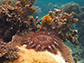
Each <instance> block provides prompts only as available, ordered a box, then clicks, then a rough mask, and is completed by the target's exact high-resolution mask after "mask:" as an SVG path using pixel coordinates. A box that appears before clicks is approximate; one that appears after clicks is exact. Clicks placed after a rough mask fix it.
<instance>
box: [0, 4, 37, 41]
mask: <svg viewBox="0 0 84 63" xmlns="http://www.w3.org/2000/svg"><path fill="white" fill-rule="evenodd" d="M0 10H1V11H0V38H1V39H3V40H4V41H5V42H9V41H11V38H12V36H13V35H14V34H16V33H17V32H18V33H19V32H22V31H23V30H25V29H28V28H29V27H31V25H29V24H28V23H29V22H30V21H31V22H32V19H31V18H30V17H29V15H31V14H32V13H33V12H34V11H35V9H34V10H33V8H31V7H28V5H25V7H21V6H18V5H17V6H15V7H14V6H11V5H10V4H6V5H1V6H0ZM28 11H29V12H28ZM31 24H32V23H31ZM32 26H33V25H32ZM34 27H35V26H34ZM35 29H36V28H35ZM32 30H33V29H32Z"/></svg>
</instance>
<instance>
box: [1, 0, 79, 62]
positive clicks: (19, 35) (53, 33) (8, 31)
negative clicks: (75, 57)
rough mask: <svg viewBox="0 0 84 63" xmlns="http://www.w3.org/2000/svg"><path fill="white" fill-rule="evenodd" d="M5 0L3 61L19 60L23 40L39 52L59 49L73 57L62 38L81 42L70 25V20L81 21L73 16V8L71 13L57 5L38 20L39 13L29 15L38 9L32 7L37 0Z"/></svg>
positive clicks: (3, 13) (2, 25)
mask: <svg viewBox="0 0 84 63" xmlns="http://www.w3.org/2000/svg"><path fill="white" fill-rule="evenodd" d="M3 3H5V1H3V2H2V3H1V6H0V62H4V61H14V60H17V59H18V58H19V55H18V54H17V52H18V51H19V48H18V47H16V46H19V45H20V46H22V45H24V44H25V45H27V46H26V48H27V49H34V50H35V51H37V52H40V51H45V50H47V51H49V52H51V53H52V54H57V50H59V51H60V52H61V54H62V56H63V58H64V59H65V61H66V62H68V63H70V62H71V61H72V60H71V59H67V58H68V57H67V56H66V54H65V52H67V53H70V49H68V50H65V48H64V44H63V42H65V41H67V40H69V41H70V42H71V43H73V44H75V45H77V44H78V41H77V37H78V36H77V31H76V30H72V29H71V23H76V22H77V21H78V19H77V18H73V15H74V12H71V13H70V14H68V13H66V12H64V10H58V9H54V11H53V12H52V11H50V12H49V14H47V15H46V16H44V17H43V18H42V19H41V20H38V17H36V18H35V19H34V18H33V17H30V15H31V14H32V13H33V12H34V11H35V10H36V9H35V8H32V7H31V6H32V5H33V4H34V0H17V1H16V2H15V3H12V1H10V0H8V2H7V3H6V4H3ZM14 4H15V5H14ZM41 22H42V23H41ZM37 25H39V26H38V27H37ZM13 36H14V37H16V38H14V37H13ZM12 37H13V39H12ZM11 39H12V41H11ZM10 44H11V45H10ZM66 49H67V47H66ZM70 54H71V53H70ZM70 57H71V56H70ZM71 58H72V57H71ZM3 59H4V60H3ZM73 63H74V62H73Z"/></svg>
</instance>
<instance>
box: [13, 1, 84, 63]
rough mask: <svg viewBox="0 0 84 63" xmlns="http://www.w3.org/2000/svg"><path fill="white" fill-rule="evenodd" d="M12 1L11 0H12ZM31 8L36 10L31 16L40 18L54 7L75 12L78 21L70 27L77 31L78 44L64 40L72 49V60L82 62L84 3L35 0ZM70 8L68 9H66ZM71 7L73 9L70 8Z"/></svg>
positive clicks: (83, 57) (83, 51)
mask: <svg viewBox="0 0 84 63" xmlns="http://www.w3.org/2000/svg"><path fill="white" fill-rule="evenodd" d="M12 1H13V0H12ZM66 5H69V6H70V7H68V6H67V7H66ZM32 7H33V8H35V9H36V12H35V13H33V14H32V15H31V16H33V17H34V18H35V17H36V16H38V17H39V19H41V18H42V17H43V16H44V15H47V14H48V12H49V11H53V9H54V8H56V9H63V10H64V11H65V12H67V13H71V12H72V11H74V12H75V16H74V17H75V18H78V19H79V21H78V22H77V23H75V24H72V29H73V30H75V29H76V30H77V31H78V35H79V36H78V41H79V45H77V46H75V45H73V44H71V43H70V42H69V41H67V42H65V44H66V45H67V46H68V47H69V48H70V49H71V50H72V56H73V58H74V60H77V61H78V62H77V63H83V62H84V60H83V59H84V54H83V53H84V49H83V48H84V46H83V45H84V36H83V35H84V30H83V29H84V18H83V17H84V4H83V0H80V1H79V0H74V1H72V0H70V1H69V0H68V1H67V0H65V1H64V0H57V1H56V0H52V1H51V0H42V1H41V0H36V1H35V3H34V6H32ZM67 8H68V9H70V11H69V10H67ZM72 8H73V9H72Z"/></svg>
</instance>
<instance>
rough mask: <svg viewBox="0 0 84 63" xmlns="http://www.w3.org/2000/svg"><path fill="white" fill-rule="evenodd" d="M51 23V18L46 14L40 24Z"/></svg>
mask: <svg viewBox="0 0 84 63" xmlns="http://www.w3.org/2000/svg"><path fill="white" fill-rule="evenodd" d="M52 23H53V20H52V19H51V17H50V16H49V15H46V16H44V17H43V18H42V25H43V24H47V25H52Z"/></svg>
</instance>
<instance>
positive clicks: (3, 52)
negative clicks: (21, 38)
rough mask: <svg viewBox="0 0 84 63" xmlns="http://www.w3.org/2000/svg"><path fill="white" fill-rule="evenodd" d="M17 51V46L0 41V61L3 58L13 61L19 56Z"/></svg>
mask: <svg viewBox="0 0 84 63" xmlns="http://www.w3.org/2000/svg"><path fill="white" fill-rule="evenodd" d="M17 51H19V49H18V48H17V47H14V46H12V45H9V44H6V43H4V42H2V41H0V62H1V60H2V62H3V61H5V60H9V61H14V60H15V59H17V58H18V57H19V55H18V54H17ZM3 58H4V59H3Z"/></svg>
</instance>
